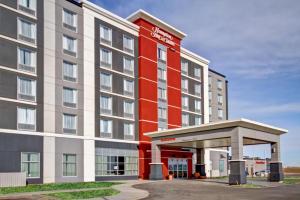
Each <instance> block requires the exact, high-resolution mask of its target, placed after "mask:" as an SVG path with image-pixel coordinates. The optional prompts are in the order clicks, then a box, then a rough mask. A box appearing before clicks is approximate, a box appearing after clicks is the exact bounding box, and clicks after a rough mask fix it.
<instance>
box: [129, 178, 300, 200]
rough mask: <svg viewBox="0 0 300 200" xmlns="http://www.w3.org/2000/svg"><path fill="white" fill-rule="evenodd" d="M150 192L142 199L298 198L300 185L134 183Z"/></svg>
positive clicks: (262, 199)
mask: <svg viewBox="0 0 300 200" xmlns="http://www.w3.org/2000/svg"><path fill="white" fill-rule="evenodd" d="M134 187H135V188H138V189H144V190H147V191H149V192H150V196H149V197H147V198H145V199H144V200H158V199H159V200H177V199H178V200H194V199H195V200H201V199H204V200H228V199H232V200H234V199H236V200H248V199H249V200H250V199H251V200H253V199H255V200H270V199H271V200H277V199H288V200H293V199H295V200H299V199H300V185H289V186H286V185H283V186H279V187H272V188H240V187H236V186H228V185H226V184H216V183H205V182H201V181H193V180H186V181H185V180H182V181H157V182H152V183H146V184H139V185H135V186H134Z"/></svg>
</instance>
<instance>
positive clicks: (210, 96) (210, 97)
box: [208, 91, 212, 101]
mask: <svg viewBox="0 0 300 200" xmlns="http://www.w3.org/2000/svg"><path fill="white" fill-rule="evenodd" d="M208 99H209V101H211V100H212V92H211V91H208Z"/></svg>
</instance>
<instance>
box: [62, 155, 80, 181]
mask: <svg viewBox="0 0 300 200" xmlns="http://www.w3.org/2000/svg"><path fill="white" fill-rule="evenodd" d="M76 165H77V164H76V154H63V176H77V167H76Z"/></svg>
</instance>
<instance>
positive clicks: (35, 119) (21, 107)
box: [17, 106, 37, 131]
mask: <svg viewBox="0 0 300 200" xmlns="http://www.w3.org/2000/svg"><path fill="white" fill-rule="evenodd" d="M19 109H26V110H27V109H29V110H33V111H34V124H26V125H34V129H24V128H19V124H22V123H19ZM36 115H37V113H36V108H30V107H24V106H17V130H23V131H36V127H37V123H36V122H37V117H36Z"/></svg>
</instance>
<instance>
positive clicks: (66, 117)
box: [63, 114, 77, 134]
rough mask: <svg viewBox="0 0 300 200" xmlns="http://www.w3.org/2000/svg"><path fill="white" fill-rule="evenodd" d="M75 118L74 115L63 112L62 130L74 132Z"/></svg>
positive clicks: (75, 126) (75, 127)
mask: <svg viewBox="0 0 300 200" xmlns="http://www.w3.org/2000/svg"><path fill="white" fill-rule="evenodd" d="M76 129H77V120H76V115H70V114H63V132H64V133H70V134H76Z"/></svg>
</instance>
